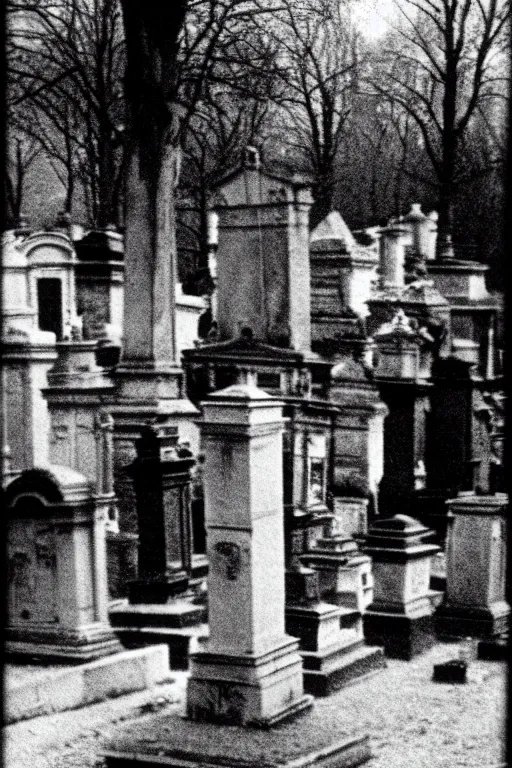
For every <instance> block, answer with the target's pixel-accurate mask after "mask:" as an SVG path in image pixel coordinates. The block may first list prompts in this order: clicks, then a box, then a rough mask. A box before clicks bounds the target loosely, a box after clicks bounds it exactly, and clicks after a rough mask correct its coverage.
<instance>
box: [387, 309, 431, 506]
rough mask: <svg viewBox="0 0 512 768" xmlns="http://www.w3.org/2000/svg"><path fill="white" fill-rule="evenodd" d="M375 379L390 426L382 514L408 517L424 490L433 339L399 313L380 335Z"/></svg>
mask: <svg viewBox="0 0 512 768" xmlns="http://www.w3.org/2000/svg"><path fill="white" fill-rule="evenodd" d="M375 342H376V345H377V350H378V362H377V365H376V367H375V371H374V374H375V379H376V381H377V383H378V386H379V390H380V394H381V397H382V399H383V401H384V402H385V404H386V406H387V408H388V411H389V412H388V415H387V417H386V420H385V425H384V474H383V478H382V482H381V484H380V489H379V511H380V514H381V515H383V516H384V517H388V516H390V515H391V513H392V512H397V511H398V512H399V513H402V512H403V513H405V512H407V511H408V509H409V506H410V500H411V497H412V495H413V494H414V492H415V491H416V490H418V489H419V488H424V487H425V483H426V482H427V480H428V478H427V477H426V468H425V465H426V440H427V413H428V411H429V394H430V390H431V389H432V385H431V383H430V382H429V381H428V379H429V376H430V373H431V366H432V344H433V339H432V337H431V336H430V335H429V334H428V333H427V332H426V331H425V330H424V329H423V330H418V329H416V328H414V327H413V325H412V324H411V322H410V320H409V318H408V317H407V316H406V315H405V314H404V312H403V311H402V310H399V311H398V312H397V313H396V315H395V317H394V318H393V320H392V321H391V322H390V323H385V324H384V325H383V326H381V328H380V329H379V330H378V331H377V332H376V334H375Z"/></svg>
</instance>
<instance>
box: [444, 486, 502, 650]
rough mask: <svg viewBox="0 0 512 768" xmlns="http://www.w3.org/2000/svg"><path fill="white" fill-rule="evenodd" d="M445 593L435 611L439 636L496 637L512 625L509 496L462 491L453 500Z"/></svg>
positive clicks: (450, 511) (450, 510) (451, 500)
mask: <svg viewBox="0 0 512 768" xmlns="http://www.w3.org/2000/svg"><path fill="white" fill-rule="evenodd" d="M447 504H448V509H449V511H448V536H447V547H446V593H445V599H444V602H443V604H442V605H441V606H440V607H439V608H438V610H437V613H436V627H437V631H438V633H439V634H440V635H449V636H456V637H482V638H486V637H491V636H493V635H498V634H501V633H503V632H505V631H507V630H508V627H509V616H510V606H509V604H508V602H507V600H506V592H505V589H506V549H507V533H506V528H507V513H508V496H507V495H506V494H502V493H497V494H495V495H494V496H476V495H474V494H460V495H459V496H458V497H457V498H455V499H450V500H449V501H448V502H447Z"/></svg>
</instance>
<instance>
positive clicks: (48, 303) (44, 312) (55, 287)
mask: <svg viewBox="0 0 512 768" xmlns="http://www.w3.org/2000/svg"><path fill="white" fill-rule="evenodd" d="M37 308H38V313H39V328H40V330H41V331H52V332H53V333H54V334H55V335H56V336H57V341H60V340H61V339H62V281H61V280H60V279H59V278H58V277H40V278H39V279H38V281H37Z"/></svg>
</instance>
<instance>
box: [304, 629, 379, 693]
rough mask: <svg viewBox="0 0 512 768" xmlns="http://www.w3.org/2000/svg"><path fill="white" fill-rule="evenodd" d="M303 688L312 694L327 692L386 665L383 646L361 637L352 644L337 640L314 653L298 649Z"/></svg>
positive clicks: (360, 678) (364, 676) (359, 679)
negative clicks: (335, 642)
mask: <svg viewBox="0 0 512 768" xmlns="http://www.w3.org/2000/svg"><path fill="white" fill-rule="evenodd" d="M301 656H302V662H303V669H304V673H303V674H304V690H305V692H306V693H311V694H313V696H329V695H330V694H331V693H334V692H335V691H338V690H339V689H340V688H343V687H344V686H345V685H348V684H349V683H353V682H355V681H356V680H357V681H361V680H362V679H364V678H366V677H368V676H369V675H371V674H374V673H376V672H379V671H380V670H382V669H385V668H386V657H385V655H384V650H383V649H382V648H378V647H368V646H366V645H365V644H364V641H363V640H356V641H355V642H353V643H352V644H351V645H349V646H347V645H343V646H341V647H340V645H339V644H337V645H336V646H335V647H334V648H326V649H324V650H323V651H319V652H317V653H311V652H308V651H303V652H302V653H301Z"/></svg>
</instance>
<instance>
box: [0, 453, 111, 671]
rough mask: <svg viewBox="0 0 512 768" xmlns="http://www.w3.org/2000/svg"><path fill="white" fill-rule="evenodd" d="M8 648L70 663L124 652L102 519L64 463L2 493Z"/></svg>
mask: <svg viewBox="0 0 512 768" xmlns="http://www.w3.org/2000/svg"><path fill="white" fill-rule="evenodd" d="M4 501H5V509H6V510H7V514H8V534H7V535H8V539H7V560H8V571H9V583H8V610H7V631H6V651H7V653H9V654H17V655H19V654H21V655H30V656H32V657H44V658H47V659H52V660H61V661H66V662H80V661H90V660H92V659H96V658H99V657H101V656H105V655H108V654H111V653H115V652H117V651H120V650H121V645H120V643H119V641H118V640H117V639H116V638H115V636H114V634H113V632H112V630H111V628H110V626H109V625H108V614H107V579H106V557H105V517H104V510H103V509H102V507H101V505H100V506H99V507H98V506H96V504H95V502H94V499H93V494H92V487H91V483H90V482H89V481H88V480H87V478H85V477H84V476H83V475H80V474H78V473H77V472H75V471H73V470H71V469H68V468H66V467H57V466H52V467H50V468H48V469H32V470H27V471H25V472H23V473H22V474H21V475H20V477H18V478H17V479H16V480H13V482H12V483H11V484H10V485H9V486H8V488H7V489H6V491H5V492H4Z"/></svg>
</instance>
